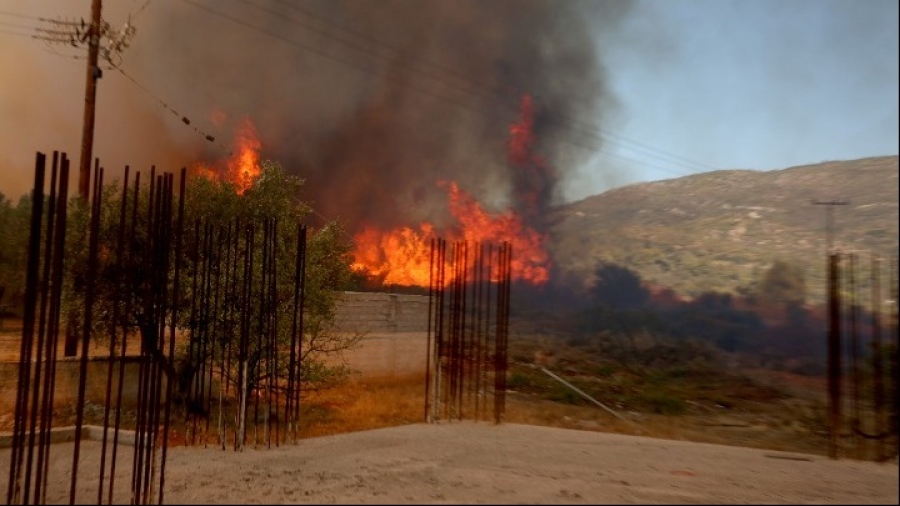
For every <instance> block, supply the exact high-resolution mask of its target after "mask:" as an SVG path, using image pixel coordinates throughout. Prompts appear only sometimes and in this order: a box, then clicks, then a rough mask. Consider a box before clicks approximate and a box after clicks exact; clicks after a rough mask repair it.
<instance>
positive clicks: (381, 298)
mask: <svg viewBox="0 0 900 506" xmlns="http://www.w3.org/2000/svg"><path fill="white" fill-rule="evenodd" d="M335 323H336V324H337V330H338V332H341V333H346V334H352V333H360V334H361V335H362V336H363V338H362V343H361V346H360V347H359V348H358V349H356V350H352V351H348V352H345V353H344V358H345V359H346V361H347V363H348V364H349V365H350V367H352V368H354V369H356V370H358V371H360V373H362V375H363V376H364V377H375V376H402V375H409V374H417V373H421V374H424V373H425V352H426V346H427V341H428V297H427V296H424V295H403V294H392V293H373V292H344V295H343V298H342V300H341V302H340V304H338V307H337V308H336V311H335Z"/></svg>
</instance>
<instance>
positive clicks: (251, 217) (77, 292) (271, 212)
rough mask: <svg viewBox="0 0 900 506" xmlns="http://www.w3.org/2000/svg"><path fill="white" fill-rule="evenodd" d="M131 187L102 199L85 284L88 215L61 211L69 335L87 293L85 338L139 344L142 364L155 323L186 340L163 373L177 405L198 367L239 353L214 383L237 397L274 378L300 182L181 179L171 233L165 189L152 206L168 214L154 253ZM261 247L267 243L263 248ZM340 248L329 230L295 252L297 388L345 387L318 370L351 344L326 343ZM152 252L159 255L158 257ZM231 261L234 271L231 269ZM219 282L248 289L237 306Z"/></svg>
mask: <svg viewBox="0 0 900 506" xmlns="http://www.w3.org/2000/svg"><path fill="white" fill-rule="evenodd" d="M142 177H144V179H143V180H142V181H141V186H140V189H139V191H138V192H135V190H134V188H135V185H134V180H133V179H134V178H132V181H131V182H130V184H129V189H128V192H127V193H125V192H123V191H122V186H121V183H120V182H114V183H110V184H108V185H106V186H105V187H104V189H103V192H102V201H101V205H100V210H101V211H100V225H99V234H98V237H99V247H98V251H99V254H98V261H99V265H98V267H97V273H96V276H95V277H94V279H92V280H88V279H87V277H86V275H87V274H86V273H87V270H86V267H85V265H87V264H88V247H87V244H88V237H89V236H88V230H89V227H88V226H87V224H88V222H89V219H90V213H89V212H88V209H87V207H86V206H78V205H77V204H76V205H75V207H74V208H73V209H72V212H71V215H70V219H69V222H70V224H69V230H70V231H72V236H71V237H70V238H69V242H68V249H67V254H68V259H67V261H68V263H69V267H70V269H71V270H72V272H74V275H73V276H72V280H71V282H70V284H69V285H68V287H67V288H68V290H67V297H66V302H67V305H68V306H67V307H68V308H69V313H68V314H69V315H70V323H71V324H72V325H74V326H75V327H76V329H77V327H78V325H79V324H80V322H81V321H82V315H83V313H82V309H83V307H84V303H85V296H86V293H87V289H88V287H89V286H91V285H92V286H93V290H94V301H95V302H94V305H93V306H92V314H93V315H95V316H94V319H93V324H92V328H91V329H90V330H91V336H92V338H93V339H108V338H109V336H116V335H117V332H119V333H121V329H126V330H128V331H130V332H136V333H137V334H139V335H140V337H141V342H142V346H145V347H146V348H147V351H148V352H150V353H152V354H155V355H156V356H157V357H158V358H161V359H165V357H163V355H166V353H165V351H166V350H165V349H164V346H165V336H163V335H160V333H161V329H160V325H159V321H160V315H162V316H163V318H165V319H166V321H167V325H166V328H168V325H169V324H172V323H174V324H175V325H176V326H177V327H178V328H179V329H181V330H182V331H184V332H186V333H189V334H190V336H191V340H190V344H189V345H187V346H185V347H184V348H183V349H180V350H179V353H178V363H172V362H171V361H168V362H166V365H165V366H164V370H165V371H166V373H167V374H168V375H169V377H170V379H173V380H177V383H178V385H179V386H180V388H181V390H182V394H183V395H186V392H187V391H188V390H190V388H191V385H192V384H193V383H194V380H195V376H196V374H197V371H199V370H200V369H201V367H203V366H204V364H207V365H208V364H209V363H210V362H211V361H213V360H221V357H222V356H223V354H224V353H225V351H226V350H231V349H238V348H240V349H241V356H240V361H241V362H242V365H241V366H240V370H242V371H244V372H240V371H239V370H238V369H239V368H238V367H236V366H235V365H234V364H231V363H228V364H225V363H224V361H223V364H224V365H218V366H217V367H219V368H220V369H223V370H222V371H221V372H222V376H223V379H224V380H225V381H228V382H230V383H231V384H234V385H237V384H238V383H241V385H240V387H241V388H242V389H243V390H245V391H247V390H253V389H254V388H255V387H256V386H257V385H259V384H261V382H264V381H268V379H269V377H270V376H271V375H273V374H278V373H279V371H276V370H274V369H273V367H276V366H275V365H271V364H277V367H278V368H279V369H280V371H281V372H282V373H283V371H284V370H285V369H286V368H287V367H288V363H289V359H288V355H289V354H290V353H291V350H290V343H291V337H292V335H291V331H292V321H291V319H292V315H293V314H294V312H293V311H291V308H290V307H289V305H290V304H292V303H293V302H292V301H293V299H292V298H291V294H292V293H293V291H294V288H295V283H294V276H293V273H294V269H295V265H296V259H297V255H298V247H299V246H298V244H299V242H298V234H299V233H300V228H299V225H300V224H301V223H302V222H303V220H304V218H306V216H307V215H308V214H309V213H310V212H311V209H310V208H309V206H307V205H306V204H305V203H303V202H301V201H300V200H299V199H298V194H299V190H300V188H301V187H302V185H303V181H302V180H301V179H300V178H298V177H295V176H290V175H288V174H287V173H286V171H285V170H284V169H283V168H282V167H281V166H280V165H279V164H277V163H275V162H264V163H263V164H262V170H261V173H260V175H259V176H258V177H257V178H256V180H255V181H254V184H253V185H252V186H251V187H250V188H249V189H246V190H245V191H243V192H239V191H238V189H237V188H236V186H235V185H234V184H232V183H230V182H228V181H223V180H215V179H210V178H207V177H204V176H201V175H191V176H189V177H187V179H186V186H185V199H184V203H183V206H184V207H183V208H184V213H183V215H182V218H181V220H182V221H181V224H180V225H179V224H178V223H177V219H178V209H177V207H178V205H179V202H178V199H177V193H178V190H177V186H178V183H177V182H176V183H175V188H176V189H175V194H176V196H175V199H174V202H172V203H170V205H169V207H168V208H167V207H166V206H163V208H167V209H170V210H171V211H172V214H171V216H170V217H169V218H168V221H166V220H163V221H165V223H164V224H163V226H166V227H169V229H167V230H169V231H170V232H171V240H170V241H167V242H165V241H164V242H165V244H154V241H156V242H157V243H159V242H160V241H159V239H158V238H156V239H154V237H156V236H154V235H153V234H152V233H151V230H152V228H151V227H153V226H154V224H156V225H157V226H158V225H159V222H160V218H159V217H158V216H151V215H149V214H148V206H147V203H148V202H149V201H150V198H151V193H150V188H149V186H150V185H149V184H147V179H146V175H145V174H142ZM157 190H158V188H157ZM123 198H125V199H126V205H125V206H124V208H123V206H122V199H123ZM135 201H137V203H136V202H135ZM179 230H180V233H179ZM163 236H164V237H165V234H163ZM264 237H267V238H268V239H266V242H264V241H263V238H264ZM348 238H349V236H348V235H347V234H346V233H345V232H344V231H343V228H342V226H341V224H340V223H339V222H332V223H329V224H327V225H325V226H323V227H321V228H319V229H316V230H312V231H311V232H310V234H309V238H308V241H307V243H306V257H305V259H306V278H305V285H304V312H303V323H304V325H303V327H304V333H303V335H302V347H301V349H302V355H301V356H300V357H299V360H300V363H301V371H302V373H301V379H302V380H303V381H304V382H306V384H307V385H308V387H310V388H313V387H317V386H318V387H321V386H327V385H328V384H330V383H331V382H333V381H335V380H337V379H340V378H343V377H345V376H346V374H347V368H346V367H344V366H342V365H341V363H340V362H337V363H335V362H334V361H333V360H328V358H329V357H331V356H333V355H339V354H340V353H341V352H342V351H343V350H346V349H349V348H351V347H353V346H355V345H356V343H357V342H358V341H359V336H355V335H351V336H344V335H337V334H335V333H334V327H333V321H334V307H335V304H336V303H337V301H338V299H339V296H340V290H341V289H342V288H343V286H344V285H345V284H346V283H347V282H348V280H349V279H350V276H351V269H350V264H351V260H352V258H351V256H350V251H351V244H350V243H349V241H348ZM160 247H163V248H165V249H166V250H165V251H159V250H158V248H160ZM176 255H177V256H178V257H179V258H178V259H179V260H180V263H179V266H180V272H178V273H177V274H178V281H179V282H178V284H177V285H176V284H175V281H176V279H175V277H176V273H175V270H176V269H173V268H172V265H173V264H174V261H175V259H176ZM239 255H242V256H241V258H244V259H246V261H247V263H246V264H242V265H238V263H237V260H236V259H237V258H238V256H239ZM154 259H161V260H159V262H160V263H158V264H157V263H154V262H156V261H157V260H154ZM264 262H268V263H269V266H268V270H267V271H266V272H270V271H271V272H277V273H278V275H277V276H276V275H274V274H266V273H264V269H263V267H264ZM229 276H231V277H235V276H243V277H242V278H241V279H246V280H248V281H247V291H246V292H244V293H242V294H240V295H241V297H240V298H238V297H237V296H236V294H237V292H236V291H233V292H228V291H227V290H228V286H229V285H227V283H228V282H229V279H230V278H229ZM265 276H269V278H266V277H265ZM160 292H162V293H165V294H166V297H165V298H163V299H160V298H159V297H158V296H157V295H156V294H158V293H160ZM229 293H231V295H232V296H231V297H229V296H228V294H229ZM201 303H206V304H207V305H206V306H203V305H202V304H201ZM172 309H174V311H172ZM169 313H172V314H175V315H177V316H176V321H174V322H172V320H171V316H167V315H168V314H169ZM241 325H244V327H241ZM117 329H120V330H119V331H117ZM162 332H163V333H164V332H165V330H164V329H163V330H162ZM262 333H266V335H269V334H271V335H272V336H273V339H274V341H275V342H274V344H273V346H271V348H272V349H268V348H267V345H263V344H262V341H260V340H258V339H256V337H258V336H259V335H261V334H262ZM248 334H250V335H252V336H253V337H254V338H253V339H251V340H250V341H249V343H248V344H246V345H245V346H243V347H241V346H242V345H240V340H241V339H244V340H245V341H246V340H247V336H248ZM115 339H118V338H115ZM115 339H114V340H113V342H114V341H115ZM273 349H274V350H275V351H274V352H273ZM271 353H277V354H278V355H279V356H278V357H274V356H273V355H271ZM267 360H268V361H269V362H267ZM263 364H265V367H263ZM225 369H227V370H225ZM242 374H243V376H242Z"/></svg>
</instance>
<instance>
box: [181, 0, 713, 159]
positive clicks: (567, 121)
mask: <svg viewBox="0 0 900 506" xmlns="http://www.w3.org/2000/svg"><path fill="white" fill-rule="evenodd" d="M182 1H183V2H184V3H187V4H189V5H191V6H193V7H195V8H197V9H200V10H204V11H206V12H208V13H210V14H213V15H215V16H218V17H221V18H223V19H226V20H228V21H231V22H233V23H236V24H238V25H241V26H244V27H245V28H249V29H251V30H254V31H258V32H261V33H263V34H264V35H267V36H270V37H273V38H276V39H278V40H281V41H283V42H286V43H288V44H291V45H294V46H297V47H299V48H301V49H304V50H306V51H310V52H312V53H315V54H318V55H320V56H323V57H325V58H328V59H331V60H334V61H337V62H338V63H342V64H344V65H347V66H350V67H353V68H355V69H357V70H360V71H363V72H368V73H373V72H375V71H373V70H372V69H370V68H363V66H362V65H361V64H359V63H357V62H353V61H350V60H348V59H346V58H341V57H337V56H335V55H333V54H330V53H325V52H323V51H321V50H319V49H318V48H314V47H312V46H310V45H308V44H304V43H302V42H299V41H297V40H295V39H291V38H287V37H285V36H284V35H281V34H278V33H275V32H272V31H271V30H268V29H265V28H261V27H259V26H256V25H253V24H251V23H248V22H247V21H245V20H243V19H240V18H237V17H235V16H232V15H230V14H227V13H224V12H221V11H218V10H215V9H212V8H211V7H208V6H204V5H201V4H199V3H197V2H196V1H194V0H182ZM242 1H243V2H244V3H246V4H248V5H251V6H253V7H255V8H257V9H259V10H262V11H265V12H267V13H269V14H272V15H273V16H277V17H278V19H280V20H283V21H288V22H292V23H294V24H296V25H298V26H301V27H305V28H307V29H309V30H312V31H314V32H316V33H319V34H321V35H325V36H328V37H331V38H333V39H335V40H337V41H338V42H341V43H342V44H344V45H345V46H347V47H350V48H352V49H355V50H357V51H360V52H363V53H365V54H367V55H370V56H373V57H376V58H380V59H382V60H384V59H385V58H387V57H386V56H385V55H384V54H381V53H377V52H374V51H373V50H372V49H370V48H371V47H378V46H380V47H381V48H383V49H387V50H389V51H394V52H396V50H395V49H393V48H390V47H389V46H385V45H384V44H380V43H378V42H377V41H374V39H372V38H370V37H365V36H364V35H361V34H359V33H358V32H354V31H351V30H348V29H344V28H342V27H340V25H337V24H335V23H332V22H330V21H328V20H326V19H325V18H322V17H319V16H314V19H317V20H319V21H321V22H324V23H327V24H329V25H330V26H333V27H335V28H336V29H338V30H341V31H344V32H346V33H348V34H350V35H352V36H356V37H358V38H365V39H366V44H365V45H363V44H357V43H354V42H348V41H347V40H344V39H339V38H336V37H335V36H334V34H332V33H329V32H328V31H327V30H322V29H320V28H318V27H315V26H313V27H310V25H308V24H304V23H301V22H299V21H298V20H297V19H296V18H291V17H288V16H285V15H284V14H283V13H279V12H276V11H272V10H271V9H267V8H264V7H261V6H259V5H258V4H255V3H253V2H251V1H248V0H242ZM280 3H284V2H280ZM293 9H294V10H297V11H300V12H302V13H307V14H308V12H309V11H305V10H303V9H300V8H299V7H296V6H294V7H293ZM390 61H391V62H395V61H398V60H390ZM399 61H400V62H401V63H405V61H406V60H405V59H404V60H399ZM430 65H431V66H433V67H436V68H441V67H440V66H439V65H437V64H430ZM406 66H407V67H409V65H408V64H407V65H406ZM411 70H413V71H414V72H416V73H418V74H419V75H422V76H424V77H428V78H430V79H432V80H433V81H436V82H438V83H440V84H443V85H444V86H450V87H455V88H456V89H458V90H462V91H463V93H465V94H467V95H469V98H471V95H473V94H475V93H478V94H479V95H485V94H486V93H487V96H488V98H491V97H494V98H497V96H496V94H495V93H493V92H492V90H485V89H483V88H472V86H473V85H472V83H470V82H467V83H466V86H468V87H469V88H468V89H462V88H460V86H459V85H456V84H453V83H448V82H447V80H446V79H444V78H442V77H441V76H436V75H434V74H430V73H427V72H423V71H421V70H420V69H416V68H414V67H412V68H411ZM385 77H388V78H391V77H392V76H391V75H385ZM406 84H407V86H409V87H410V88H411V89H414V90H416V91H420V92H424V93H427V94H429V95H432V96H434V97H437V98H439V99H442V100H444V101H448V102H450V103H452V104H454V105H457V106H460V107H462V108H465V109H468V110H470V111H475V112H478V113H481V114H485V113H486V112H487V111H485V110H484V108H483V107H479V106H477V105H473V104H470V103H469V102H467V101H466V102H460V101H459V100H456V99H451V98H448V97H447V96H445V95H439V94H437V93H436V92H435V91H434V90H433V89H431V90H430V89H423V88H421V87H417V86H412V85H410V84H409V83H406ZM503 102H504V103H502V104H499V103H497V102H496V101H494V102H491V105H494V106H502V107H503V109H504V112H508V111H509V110H510V108H511V105H510V103H509V101H503ZM488 114H490V113H488ZM491 115H492V114H491ZM557 116H559V115H557ZM557 121H560V122H561V123H563V124H562V126H564V127H566V128H568V129H570V130H572V131H573V132H574V133H580V134H582V135H584V136H587V137H590V138H591V139H592V140H594V141H597V142H598V143H600V142H602V141H612V142H613V143H616V144H618V145H620V146H621V147H624V148H626V149H638V150H641V151H643V152H644V153H645V154H647V155H649V156H651V157H654V158H657V159H660V160H662V161H665V162H668V163H671V164H675V165H681V166H684V165H687V168H688V169H689V170H688V172H684V171H675V170H673V169H666V168H663V167H660V166H659V165H656V164H650V163H648V162H646V161H642V160H638V159H635V158H633V157H629V156H625V155H622V154H618V153H613V152H610V151H609V150H608V149H606V148H604V147H603V146H602V144H601V145H600V146H598V145H597V144H595V143H593V142H591V143H588V144H585V143H584V142H583V141H579V140H576V139H573V138H570V137H567V138H565V139H564V140H565V141H566V142H568V143H570V144H574V145H577V146H580V147H582V148H585V149H588V150H590V151H596V152H602V153H604V154H608V155H610V156H614V157H616V158H621V159H624V160H628V161H631V162H635V163H639V164H641V165H645V166H648V167H652V168H654V169H656V170H662V171H665V172H668V173H671V174H677V175H687V174H693V173H697V172H705V171H706V170H715V169H714V168H713V167H711V166H709V165H707V164H702V163H699V162H693V161H691V160H688V159H687V158H685V157H681V156H679V155H675V154H671V153H666V152H664V151H662V150H659V149H657V148H654V147H652V146H650V145H647V144H644V143H640V142H639V141H635V140H631V139H628V138H627V137H624V136H621V135H618V134H613V133H611V132H603V131H601V130H600V129H598V128H596V127H593V126H589V125H579V124H578V123H577V122H576V121H574V120H572V119H571V118H566V117H559V119H558V120H557ZM579 129H580V130H579ZM629 144H631V146H629ZM691 169H701V170H691Z"/></svg>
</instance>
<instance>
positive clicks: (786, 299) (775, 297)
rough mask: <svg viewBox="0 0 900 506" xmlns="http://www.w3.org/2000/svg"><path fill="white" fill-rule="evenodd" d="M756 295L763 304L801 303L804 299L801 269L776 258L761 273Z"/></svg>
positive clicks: (804, 292) (804, 289)
mask: <svg viewBox="0 0 900 506" xmlns="http://www.w3.org/2000/svg"><path fill="white" fill-rule="evenodd" d="M757 297H758V299H759V302H762V303H764V304H766V303H768V304H773V303H774V304H794V305H796V304H800V305H802V304H803V303H804V302H805V301H806V277H805V275H804V273H803V269H802V268H800V267H798V266H797V265H794V264H791V263H788V262H785V261H783V260H776V261H775V262H773V263H772V265H771V266H770V267H769V269H768V270H766V272H765V274H763V278H762V281H761V282H760V284H759V288H758V289H757Z"/></svg>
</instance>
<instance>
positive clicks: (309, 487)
mask: <svg viewBox="0 0 900 506" xmlns="http://www.w3.org/2000/svg"><path fill="white" fill-rule="evenodd" d="M72 445H73V443H62V444H56V445H53V447H52V448H53V449H52V454H51V462H52V466H51V470H50V476H52V477H53V478H52V479H51V480H50V485H49V491H48V496H47V502H48V503H67V502H68V500H69V496H68V490H69V483H70V480H71V478H70V474H71V455H72V449H73V448H72ZM100 448H101V446H100V443H99V442H96V441H85V442H83V443H82V447H81V457H82V460H81V462H82V464H81V465H80V466H79V470H78V485H79V487H78V495H77V497H76V502H77V503H96V502H97V477H96V476H97V474H99V473H98V472H97V470H98V469H99V465H98V462H99V455H100ZM132 451H133V448H132V447H127V446H123V447H120V454H119V459H118V462H119V464H118V467H117V472H116V474H117V478H116V482H115V501H114V502H116V503H128V502H129V501H130V496H129V485H130V474H131V473H130V465H131V458H132V457H131V456H132V455H133V454H132ZM9 457H10V450H9V449H3V450H0V469H3V470H4V472H3V473H0V491H2V492H3V494H4V495H3V497H4V499H5V493H6V490H7V484H6V480H7V479H8V474H7V473H6V472H5V470H6V469H8V467H7V466H8V464H9ZM157 479H158V478H157ZM898 500H900V496H898V468H897V464H896V462H892V463H874V462H862V461H855V460H845V459H842V460H831V459H828V458H827V457H821V456H816V455H808V454H799V453H788V452H776V451H767V450H761V449H753V448H745V447H737V446H724V445H713V444H706V443H694V442H687V441H674V440H665V439H654V438H647V437H641V436H630V435H621V434H608V433H599V432H592V431H581V430H571V429H560V428H553V427H538V426H529V425H520V424H512V423H505V424H501V425H494V424H492V423H486V422H452V423H441V424H412V425H405V426H400V427H392V428H386V429H375V430H369V431H361V432H353V433H346V434H340V435H334V436H324V437H316V438H310V439H302V440H300V441H299V442H298V443H296V444H288V445H282V446H279V447H273V448H259V449H254V448H252V447H248V448H246V449H245V450H244V451H242V452H235V451H233V450H226V451H223V450H220V449H212V448H205V449H204V448H201V447H176V448H170V449H169V450H168V457H167V460H166V468H165V488H164V496H163V502H164V503H166V504H299V503H304V504H312V503H316V504H327V503H330V504H477V503H480V504H515V503H520V504H521V503H524V504H626V503H629V504H813V503H814V504H826V503H828V504H897V503H898ZM153 502H156V500H154V501H153Z"/></svg>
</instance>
